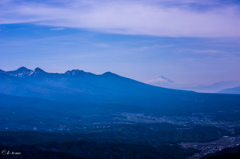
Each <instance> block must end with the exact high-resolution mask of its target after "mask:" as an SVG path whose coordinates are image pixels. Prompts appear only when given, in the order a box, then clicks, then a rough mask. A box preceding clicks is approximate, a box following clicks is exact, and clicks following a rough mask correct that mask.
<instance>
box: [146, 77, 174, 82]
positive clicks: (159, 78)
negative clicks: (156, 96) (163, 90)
mask: <svg viewBox="0 0 240 159" xmlns="http://www.w3.org/2000/svg"><path fill="white" fill-rule="evenodd" d="M145 83H147V84H159V83H174V82H173V81H172V80H170V79H168V78H166V77H164V76H163V75H159V76H157V77H155V78H154V79H151V80H149V81H146V82H145Z"/></svg>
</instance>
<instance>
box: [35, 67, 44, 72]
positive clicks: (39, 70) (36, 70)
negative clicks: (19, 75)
mask: <svg viewBox="0 0 240 159" xmlns="http://www.w3.org/2000/svg"><path fill="white" fill-rule="evenodd" d="M34 72H45V71H44V70H42V69H41V68H39V67H37V68H35V70H34Z"/></svg>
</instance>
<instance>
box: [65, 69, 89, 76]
mask: <svg viewBox="0 0 240 159" xmlns="http://www.w3.org/2000/svg"><path fill="white" fill-rule="evenodd" d="M85 73H86V72H84V71H83V70H79V69H73V70H68V71H67V72H65V74H66V75H71V76H76V75H83V74H85Z"/></svg>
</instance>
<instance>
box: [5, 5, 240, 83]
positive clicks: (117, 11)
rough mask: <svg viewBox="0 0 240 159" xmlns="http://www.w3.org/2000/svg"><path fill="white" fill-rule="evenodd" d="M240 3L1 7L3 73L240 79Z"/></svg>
mask: <svg viewBox="0 0 240 159" xmlns="http://www.w3.org/2000/svg"><path fill="white" fill-rule="evenodd" d="M239 28H240V2H239V1H237V0H225V1H224V0H221V1H220V0H211V1H207V0H201V1H199V0H182V1H180V2H179V1H177V0H138V1H137V0H121V1H120V0H116V1H113V0H112V1H110V0H101V1H100V0H88V1H87V0H65V1H62V0H45V1H40V0H1V2H0V68H1V69H3V70H14V69H17V68H18V67H20V66H26V67H28V68H31V69H34V68H35V67H41V68H43V69H44V70H46V71H48V72H65V71H67V70H69V69H76V68H77V69H82V70H85V71H87V72H93V73H96V74H101V73H104V72H106V71H111V72H114V73H117V74H119V75H122V76H126V77H129V78H132V79H136V80H139V81H143V82H144V81H147V80H151V79H152V78H154V77H155V76H158V75H164V76H165V77H167V78H169V79H171V80H173V81H174V82H175V83H178V84H183V85H198V84H211V83H214V82H218V81H226V80H240V74H239V68H240V29H239Z"/></svg>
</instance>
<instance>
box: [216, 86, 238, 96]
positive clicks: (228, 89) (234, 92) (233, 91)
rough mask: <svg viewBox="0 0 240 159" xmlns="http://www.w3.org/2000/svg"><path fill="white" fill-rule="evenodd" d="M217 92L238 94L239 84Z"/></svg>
mask: <svg viewBox="0 0 240 159" xmlns="http://www.w3.org/2000/svg"><path fill="white" fill-rule="evenodd" d="M218 93H226V94H240V86H238V87H234V88H227V89H223V90H221V91H219V92H218Z"/></svg>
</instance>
